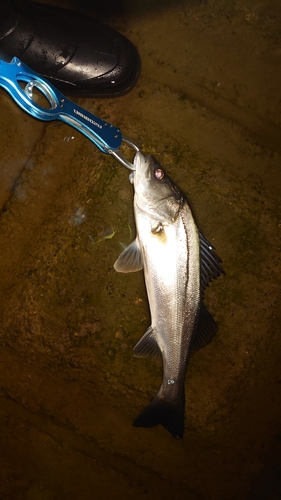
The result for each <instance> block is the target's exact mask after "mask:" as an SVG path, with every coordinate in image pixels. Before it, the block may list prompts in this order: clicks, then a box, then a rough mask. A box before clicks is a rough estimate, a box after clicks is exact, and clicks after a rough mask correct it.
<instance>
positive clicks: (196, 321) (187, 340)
mask: <svg viewBox="0 0 281 500" xmlns="http://www.w3.org/2000/svg"><path fill="white" fill-rule="evenodd" d="M133 163H134V170H133V172H132V173H131V175H130V181H131V182H132V184H133V185H134V216H135V222H136V238H135V240H134V241H132V242H131V243H130V244H129V246H128V247H127V248H125V250H124V251H123V252H122V253H121V254H120V256H119V258H118V259H117V260H116V262H115V264H114V268H115V270H116V271H117V272H122V273H129V272H135V271H139V270H141V269H142V270H143V272H144V279H145V285H146V291H147V296H148V302H149V308H150V315H151V325H150V326H149V328H148V329H147V331H146V332H145V334H144V335H143V336H142V337H141V339H140V340H139V341H138V342H137V344H136V345H135V347H134V356H136V357H140V358H146V357H160V358H162V365H163V379H162V384H161V387H160V389H159V391H158V393H157V394H156V396H155V397H154V398H153V400H152V402H151V403H150V404H148V406H147V407H146V408H145V409H144V410H143V411H142V413H140V415H139V416H138V417H137V418H136V419H135V421H134V423H133V425H134V426H135V427H154V426H156V425H159V424H161V425H162V426H163V427H164V428H165V429H167V430H168V431H169V432H170V433H171V434H172V435H173V436H174V437H175V438H182V437H183V434H184V425H185V424H184V419H185V378H186V372H187V366H188V362H189V359H190V355H191V353H193V352H195V351H197V350H199V349H201V348H203V347H205V346H206V345H207V344H208V343H209V342H210V341H211V340H212V339H213V337H214V335H215V334H216V332H217V329H218V327H217V323H216V322H215V320H214V319H213V317H212V315H211V314H210V312H209V311H208V310H207V307H206V305H205V304H204V302H203V299H204V291H205V289H206V287H207V286H208V285H209V283H210V282H211V281H212V280H214V279H217V278H218V277H219V276H220V275H221V274H225V272H224V270H223V268H222V266H221V262H222V261H221V259H220V258H219V257H218V255H217V254H216V253H215V250H214V247H213V246H212V245H211V244H210V243H209V241H207V240H206V239H205V238H204V236H203V234H202V233H201V232H200V230H199V229H198V227H197V224H196V223H195V220H194V217H193V214H192V211H191V208H190V206H189V203H188V201H187V198H186V196H185V194H184V193H183V191H182V190H181V189H180V188H179V187H178V186H177V185H176V184H175V183H174V182H173V181H172V179H171V178H170V177H169V176H168V175H167V173H166V172H165V171H164V170H163V168H162V167H161V165H160V164H159V163H158V161H157V160H156V159H155V158H154V157H153V156H151V155H147V156H145V155H144V154H143V153H141V152H140V151H138V152H137V153H136V155H135V157H134V162H133Z"/></svg>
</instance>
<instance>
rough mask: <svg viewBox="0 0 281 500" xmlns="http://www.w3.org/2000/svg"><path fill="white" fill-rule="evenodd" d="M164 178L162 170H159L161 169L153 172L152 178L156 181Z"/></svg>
mask: <svg viewBox="0 0 281 500" xmlns="http://www.w3.org/2000/svg"><path fill="white" fill-rule="evenodd" d="M164 176H165V174H164V172H163V170H161V168H157V169H156V170H155V172H154V177H155V179H157V180H158V181H161V180H162V179H163V177H164Z"/></svg>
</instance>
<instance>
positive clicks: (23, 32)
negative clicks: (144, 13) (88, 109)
mask: <svg viewBox="0 0 281 500" xmlns="http://www.w3.org/2000/svg"><path fill="white" fill-rule="evenodd" d="M5 4H6V2H5ZM8 4H9V7H8V9H7V11H9V12H8V17H7V18H6V19H5V20H4V21H1V20H0V58H1V59H4V60H5V61H7V62H9V61H10V60H11V59H12V57H14V56H17V57H18V58H19V59H20V60H21V61H23V62H24V63H25V64H27V65H28V66H29V67H30V68H32V69H33V70H34V71H36V72H37V73H39V74H41V75H42V76H44V77H47V78H48V79H49V80H50V81H51V82H52V83H53V84H54V85H55V86H56V87H58V88H60V90H61V91H65V92H69V93H72V94H77V95H81V96H97V97H99V96H104V97H111V96H115V95H120V94H124V93H126V92H127V91H129V90H130V89H131V88H132V86H133V85H134V83H135V82H136V80H137V78H138V75H139V71H140V58H139V54H138V52H137V50H136V48H135V47H134V45H133V44H132V43H131V42H130V41H129V40H127V38H125V37H124V36H122V35H120V34H119V33H117V32H116V31H114V30H113V29H111V28H109V27H108V26H105V25H103V24H100V23H99V22H98V21H97V20H95V19H94V18H92V17H89V16H86V15H84V14H81V13H79V12H74V11H72V10H67V9H61V8H59V7H54V6H51V5H45V4H36V3H33V2H31V3H28V7H27V8H26V9H24V10H21V9H17V8H16V7H12V6H11V4H10V2H8Z"/></svg>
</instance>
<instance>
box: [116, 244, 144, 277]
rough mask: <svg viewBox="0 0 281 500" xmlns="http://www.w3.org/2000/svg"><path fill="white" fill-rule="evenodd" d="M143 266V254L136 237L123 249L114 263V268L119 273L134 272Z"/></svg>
mask: <svg viewBox="0 0 281 500" xmlns="http://www.w3.org/2000/svg"><path fill="white" fill-rule="evenodd" d="M142 268H143V262H142V256H141V252H140V248H139V244H138V239H137V238H136V239H135V240H134V241H132V243H130V245H129V246H128V247H127V248H125V250H123V252H122V253H121V254H120V255H119V257H118V259H117V260H116V262H115V264H114V269H115V271H117V272H118V273H133V272H135V271H140V270H141V269H142Z"/></svg>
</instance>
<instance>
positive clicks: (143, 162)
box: [130, 151, 184, 224]
mask: <svg viewBox="0 0 281 500" xmlns="http://www.w3.org/2000/svg"><path fill="white" fill-rule="evenodd" d="M134 167H135V168H134V171H133V174H131V177H130V180H131V182H132V183H133V184H134V189H135V206H136V207H137V208H138V209H139V210H141V211H142V212H146V213H149V215H150V216H152V217H154V218H155V219H157V220H159V219H160V220H161V221H162V222H163V223H167V224H169V223H171V222H174V221H175V220H176V218H177V217H178V215H179V212H180V209H181V207H182V205H183V203H184V195H183V193H182V191H181V190H180V189H179V188H178V187H177V186H176V184H175V183H174V182H173V181H172V180H171V179H170V177H169V176H168V175H167V174H166V173H165V171H164V170H163V168H162V167H161V165H160V164H159V163H158V162H157V160H155V158H154V157H153V156H151V155H147V156H145V155H143V154H142V153H141V152H140V151H138V152H137V153H136V155H135V158H134Z"/></svg>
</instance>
